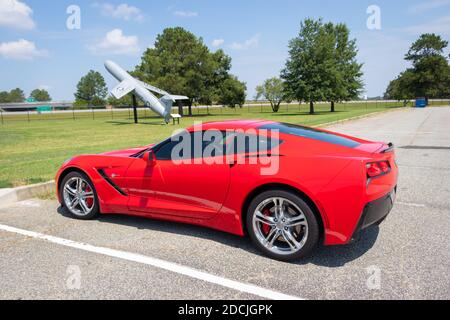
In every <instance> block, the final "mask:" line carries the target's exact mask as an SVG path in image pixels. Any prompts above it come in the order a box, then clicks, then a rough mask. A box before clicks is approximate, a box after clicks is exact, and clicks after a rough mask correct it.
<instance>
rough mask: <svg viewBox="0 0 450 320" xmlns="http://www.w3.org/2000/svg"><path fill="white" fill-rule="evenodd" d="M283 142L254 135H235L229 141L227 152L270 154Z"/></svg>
mask: <svg viewBox="0 0 450 320" xmlns="http://www.w3.org/2000/svg"><path fill="white" fill-rule="evenodd" d="M282 142H283V141H281V140H279V139H275V138H271V137H266V136H258V135H254V134H245V133H235V134H234V135H233V136H232V137H231V138H230V139H228V141H227V151H228V152H230V149H231V150H234V153H235V154H245V153H256V152H259V153H268V152H269V151H270V150H272V149H274V148H276V147H278V146H279V145H280V144H281V143H282Z"/></svg>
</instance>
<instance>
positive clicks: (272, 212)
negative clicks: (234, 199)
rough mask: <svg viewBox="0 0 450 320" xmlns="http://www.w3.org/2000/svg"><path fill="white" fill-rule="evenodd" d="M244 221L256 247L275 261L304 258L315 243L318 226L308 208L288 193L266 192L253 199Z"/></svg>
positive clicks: (316, 241)
mask: <svg viewBox="0 0 450 320" xmlns="http://www.w3.org/2000/svg"><path fill="white" fill-rule="evenodd" d="M246 222H247V231H248V234H249V236H250V238H251V239H252V241H253V243H254V244H255V245H256V247H257V248H258V249H259V250H260V251H262V252H263V253H264V254H266V255H267V256H269V257H271V258H274V259H277V260H282V261H293V260H298V259H301V258H304V257H305V256H307V255H308V254H309V253H310V252H311V251H312V250H313V249H314V248H315V247H316V246H317V244H318V241H319V225H318V222H317V219H316V216H315V215H314V213H313V211H312V209H311V208H310V207H309V206H308V204H307V203H306V202H305V201H303V199H301V198H300V197H299V196H297V195H296V194H294V193H291V192H289V191H285V190H269V191H265V192H263V193H261V194H259V195H258V196H256V197H255V198H254V199H253V200H252V202H251V203H250V205H249V209H248V213H247V221H246Z"/></svg>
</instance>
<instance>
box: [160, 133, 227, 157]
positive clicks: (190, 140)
mask: <svg viewBox="0 0 450 320" xmlns="http://www.w3.org/2000/svg"><path fill="white" fill-rule="evenodd" d="M186 139H187V140H186ZM195 139H199V141H196V140H195ZM196 143H200V144H201V145H200V148H195V144H196ZM178 144H182V145H181V146H180V145H178ZM174 148H176V150H174ZM175 151H176V152H175ZM174 152H175V153H176V156H177V157H179V158H178V159H179V160H180V159H189V158H190V159H194V158H201V157H203V156H205V157H209V156H212V157H215V156H220V155H222V154H223V153H224V133H223V132H221V131H213V130H209V131H206V132H202V134H201V135H199V134H198V133H197V134H195V133H189V134H187V133H185V134H183V135H182V137H181V139H180V140H175V141H173V140H171V139H169V140H167V141H166V142H165V143H163V144H162V146H161V147H159V148H158V149H157V150H156V152H155V156H156V159H157V160H172V155H173V153H174Z"/></svg>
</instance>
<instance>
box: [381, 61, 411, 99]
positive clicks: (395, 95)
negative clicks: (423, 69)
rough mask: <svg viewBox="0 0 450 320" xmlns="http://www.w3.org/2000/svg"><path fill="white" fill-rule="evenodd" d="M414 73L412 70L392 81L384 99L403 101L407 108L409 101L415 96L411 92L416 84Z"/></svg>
mask: <svg viewBox="0 0 450 320" xmlns="http://www.w3.org/2000/svg"><path fill="white" fill-rule="evenodd" d="M414 78H415V76H414V73H413V72H412V71H411V70H407V71H404V72H402V73H401V74H400V75H399V76H398V77H397V78H396V79H394V80H392V81H391V82H390V83H389V85H388V87H387V89H386V92H385V93H384V99H386V100H397V101H402V100H403V105H404V106H406V105H407V104H408V102H409V100H410V99H411V98H412V97H413V96H414V93H413V92H412V91H411V90H410V88H412V83H413V82H414Z"/></svg>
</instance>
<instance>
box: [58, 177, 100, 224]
mask: <svg viewBox="0 0 450 320" xmlns="http://www.w3.org/2000/svg"><path fill="white" fill-rule="evenodd" d="M60 193H61V199H62V201H63V205H64V207H65V208H66V209H67V210H68V211H69V212H70V214H71V215H72V216H73V217H74V218H76V219H82V220H90V219H93V218H95V217H96V216H97V215H98V213H99V205H98V197H97V193H96V191H95V187H94V184H93V183H92V181H91V180H90V179H89V178H88V176H86V175H85V174H84V173H81V172H76V171H74V172H71V173H69V174H68V175H67V176H65V177H64V179H63V181H62V183H61V188H60Z"/></svg>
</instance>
